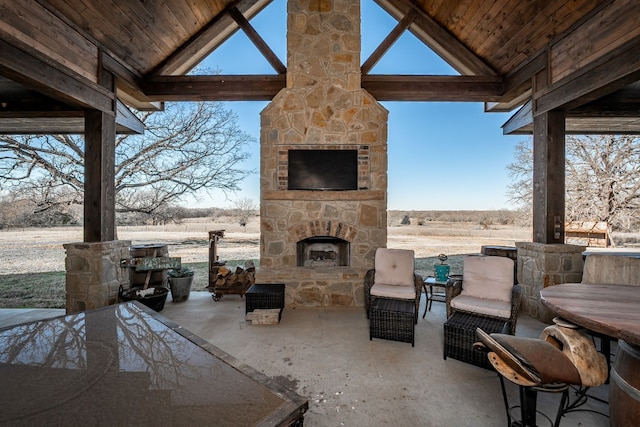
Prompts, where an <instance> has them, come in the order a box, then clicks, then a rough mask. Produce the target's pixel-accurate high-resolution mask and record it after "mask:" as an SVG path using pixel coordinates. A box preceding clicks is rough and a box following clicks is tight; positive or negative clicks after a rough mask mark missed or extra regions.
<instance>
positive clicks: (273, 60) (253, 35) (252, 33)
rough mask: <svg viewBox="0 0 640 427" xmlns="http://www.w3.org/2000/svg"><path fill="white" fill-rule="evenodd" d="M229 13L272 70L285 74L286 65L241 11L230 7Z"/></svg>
mask: <svg viewBox="0 0 640 427" xmlns="http://www.w3.org/2000/svg"><path fill="white" fill-rule="evenodd" d="M229 14H230V15H231V17H232V18H233V20H234V21H236V23H237V24H238V25H239V26H240V28H242V31H244V33H245V34H246V35H247V37H249V40H251V42H252V43H253V44H254V45H255V46H256V48H258V50H259V51H260V53H261V54H262V55H263V56H264V57H265V59H266V60H267V61H269V64H271V66H272V67H273V69H274V70H276V72H277V73H278V74H285V73H286V72H287V67H285V65H284V64H283V63H282V61H280V58H278V56H277V55H276V54H275V53H273V50H271V48H270V47H269V45H267V43H266V42H265V41H264V39H263V38H262V37H260V34H258V32H257V31H256V30H255V28H253V27H252V26H251V24H250V23H249V21H248V20H247V18H245V17H244V15H243V14H242V12H240V11H239V10H238V9H237V8H235V7H234V8H232V9H230V10H229Z"/></svg>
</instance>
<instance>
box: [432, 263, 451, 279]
mask: <svg viewBox="0 0 640 427" xmlns="http://www.w3.org/2000/svg"><path fill="white" fill-rule="evenodd" d="M433 269H434V270H435V272H436V280H437V281H438V282H446V281H447V279H448V278H449V272H450V271H451V266H450V265H449V264H434V265H433Z"/></svg>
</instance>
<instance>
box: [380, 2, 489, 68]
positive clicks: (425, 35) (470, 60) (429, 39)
mask: <svg viewBox="0 0 640 427" xmlns="http://www.w3.org/2000/svg"><path fill="white" fill-rule="evenodd" d="M374 1H375V2H376V3H377V4H378V5H379V6H380V7H382V8H383V9H384V10H386V11H387V13H389V14H390V15H391V16H393V17H395V18H396V19H398V20H400V18H401V17H403V16H406V15H407V14H409V11H411V10H414V11H415V12H416V19H415V20H414V21H413V23H412V25H411V26H410V27H409V31H411V32H412V33H413V34H414V35H415V36H416V37H417V38H418V39H419V40H421V41H422V42H423V43H425V44H426V45H427V46H429V48H431V50H433V51H434V52H435V53H436V54H438V55H439V56H440V57H441V58H442V59H444V60H445V61H446V62H447V63H448V64H449V65H451V66H452V67H453V68H454V69H455V70H456V71H458V72H459V73H460V74H463V75H481V76H491V75H496V74H497V73H496V72H495V70H493V69H492V68H491V67H490V66H488V65H487V64H486V63H485V62H484V61H483V60H482V59H481V58H479V57H478V56H477V55H475V54H474V53H473V52H472V51H471V50H470V49H469V48H468V47H467V46H465V45H464V44H463V43H462V42H460V41H459V40H458V39H456V38H455V37H454V36H453V35H452V34H451V33H449V32H448V31H447V30H446V29H444V28H442V27H441V26H440V25H439V24H438V23H437V22H436V21H435V20H434V19H433V18H431V17H430V16H429V15H427V14H426V13H425V12H424V11H423V10H422V9H419V8H418V6H417V5H416V4H415V3H414V2H412V1H410V0H374Z"/></svg>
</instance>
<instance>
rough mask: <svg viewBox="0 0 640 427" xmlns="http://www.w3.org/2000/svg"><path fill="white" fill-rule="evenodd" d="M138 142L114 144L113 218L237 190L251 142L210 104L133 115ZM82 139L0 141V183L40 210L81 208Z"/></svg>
mask: <svg viewBox="0 0 640 427" xmlns="http://www.w3.org/2000/svg"><path fill="white" fill-rule="evenodd" d="M138 115H139V117H140V119H141V120H142V121H143V122H144V124H145V127H146V131H145V133H144V135H118V136H117V139H116V166H115V169H116V173H115V187H116V211H117V212H120V213H122V212H133V213H142V214H146V215H149V216H150V217H152V216H154V213H155V212H156V211H158V210H161V209H167V207H168V206H171V205H172V204H174V203H175V202H177V201H178V200H179V199H180V197H182V196H184V195H186V194H193V193H196V192H198V191H200V190H208V189H214V188H217V189H222V190H224V191H235V190H238V184H239V183H240V182H241V181H242V180H243V179H244V178H245V177H246V176H247V175H248V174H250V173H251V171H247V170H243V169H241V168H240V163H241V162H242V161H243V160H245V159H247V158H248V157H249V153H248V152H247V151H246V149H247V146H248V144H249V143H250V142H252V141H253V139H252V138H251V137H250V136H249V135H248V134H247V133H245V132H243V131H241V130H240V129H239V127H238V125H237V115H236V114H235V113H234V112H233V111H231V110H228V109H225V108H224V105H223V104H221V103H216V102H200V103H167V104H166V109H165V110H164V111H163V112H151V113H149V112H146V113H139V114H138ZM83 180H84V139H83V138H82V137H81V136H76V135H19V136H11V135H0V182H2V183H3V184H5V185H7V186H10V185H11V186H14V187H18V188H20V191H21V192H23V193H24V194H31V193H33V194H37V195H38V197H39V198H40V199H41V200H40V201H39V204H40V205H41V207H42V209H47V207H51V206H53V205H56V204H67V205H69V204H81V203H83V199H84V194H83V185H84V184H83Z"/></svg>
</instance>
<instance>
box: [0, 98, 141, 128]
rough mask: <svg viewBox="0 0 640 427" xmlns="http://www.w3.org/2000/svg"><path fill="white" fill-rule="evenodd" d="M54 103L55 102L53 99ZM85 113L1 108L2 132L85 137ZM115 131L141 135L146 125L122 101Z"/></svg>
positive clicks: (78, 111)
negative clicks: (83, 135) (82, 135)
mask: <svg viewBox="0 0 640 427" xmlns="http://www.w3.org/2000/svg"><path fill="white" fill-rule="evenodd" d="M51 102H55V101H53V100H51ZM84 126H85V110H83V109H76V110H73V109H66V110H63V109H60V107H58V109H56V110H50V109H47V105H46V104H43V105H41V109H40V110H37V109H35V108H33V109H31V110H11V109H6V108H5V109H0V133H1V134H6V135H10V134H11V135H24V134H39V135H44V134H83V133H84V131H85V128H84ZM116 132H117V133H118V134H142V133H143V132H144V124H143V123H142V122H141V121H140V119H138V117H136V115H135V114H133V113H132V112H131V110H129V109H128V108H127V106H126V105H124V104H123V103H122V102H120V101H118V104H117V110H116Z"/></svg>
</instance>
